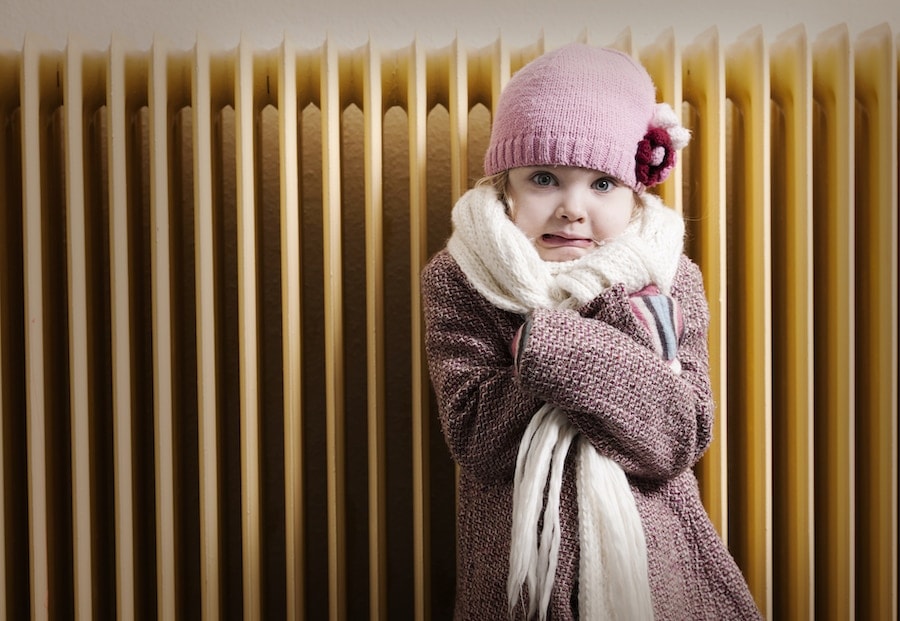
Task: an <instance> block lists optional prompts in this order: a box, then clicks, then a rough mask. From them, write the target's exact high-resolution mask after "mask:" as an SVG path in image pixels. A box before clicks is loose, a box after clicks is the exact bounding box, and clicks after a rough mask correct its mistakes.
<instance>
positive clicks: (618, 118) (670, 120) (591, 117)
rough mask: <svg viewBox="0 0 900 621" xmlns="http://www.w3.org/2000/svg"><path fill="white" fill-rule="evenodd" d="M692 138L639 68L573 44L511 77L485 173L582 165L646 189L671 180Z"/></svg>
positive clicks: (621, 57)
mask: <svg viewBox="0 0 900 621" xmlns="http://www.w3.org/2000/svg"><path fill="white" fill-rule="evenodd" d="M689 139H690V134H689V132H688V131H687V130H686V129H685V128H684V127H682V126H681V124H680V123H679V122H678V117H677V115H676V114H675V112H674V110H672V107H671V106H669V105H668V104H667V103H664V102H660V103H657V102H656V87H655V86H654V85H653V81H652V80H651V78H650V75H649V74H648V73H647V71H646V69H644V67H643V66H642V65H641V64H640V63H639V62H637V61H636V60H635V59H634V58H632V57H631V56H629V55H628V54H625V53H624V52H621V51H619V50H614V49H608V48H598V47H593V46H590V45H585V44H580V43H572V44H569V45H566V46H563V47H561V48H559V49H556V50H552V51H550V52H547V53H546V54H544V55H542V56H540V57H538V58H536V59H535V60H533V61H531V62H530V63H528V64H527V65H525V66H524V67H523V68H522V69H520V70H519V71H517V72H516V73H515V74H514V75H513V76H512V77H511V78H510V80H509V83H508V84H507V85H506V87H505V88H504V89H503V92H502V93H501V95H500V99H499V101H498V103H497V111H496V114H495V116H494V120H493V125H492V128H491V140H490V144H489V145H488V149H487V151H486V153H485V157H484V170H485V174H486V175H493V174H495V173H498V172H500V171H503V170H509V169H511V168H517V167H520V166H550V165H553V166H577V167H581V168H589V169H592V170H601V171H603V172H605V173H607V174H610V175H612V176H614V177H615V178H617V179H618V180H619V181H621V182H622V183H624V184H625V185H627V186H628V187H630V188H632V189H634V190H638V191H639V190H642V189H644V188H646V187H650V186H652V185H656V184H658V183H660V182H662V181H664V180H665V179H666V177H667V176H668V175H669V173H670V172H671V170H672V168H673V167H674V166H675V163H676V157H677V151H678V150H679V149H681V148H683V147H684V146H685V145H687V143H688V140H689Z"/></svg>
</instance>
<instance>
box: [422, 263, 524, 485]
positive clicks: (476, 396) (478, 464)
mask: <svg viewBox="0 0 900 621" xmlns="http://www.w3.org/2000/svg"><path fill="white" fill-rule="evenodd" d="M422 296H423V307H424V314H425V348H426V354H427V358H428V368H429V374H430V376H431V383H432V386H433V387H434V392H435V396H436V399H437V405H438V412H439V416H440V421H441V428H442V431H443V434H444V438H445V440H446V442H447V446H448V448H449V450H450V453H451V456H452V457H453V459H454V460H455V461H456V462H457V463H458V464H459V465H460V467H461V468H463V469H465V470H466V471H467V473H468V474H469V475H470V476H473V477H475V478H477V479H479V480H481V481H482V482H484V483H491V482H496V481H501V480H510V479H511V478H512V476H513V473H514V471H515V463H516V455H517V453H518V448H519V442H520V440H521V438H522V435H523V433H524V432H525V428H526V427H527V425H528V422H529V421H530V420H531V417H532V415H533V414H534V413H535V412H536V411H537V410H538V409H539V408H540V406H541V405H542V401H541V400H540V398H539V397H538V395H536V394H535V393H534V392H532V391H529V390H527V389H526V387H525V386H523V385H522V383H521V382H519V381H518V379H517V378H516V376H515V369H514V367H513V360H512V354H511V352H510V344H511V341H512V338H513V335H514V334H515V332H516V330H517V329H518V328H519V327H520V326H521V324H522V323H523V321H524V318H523V317H521V316H519V315H516V314H514V313H509V312H506V311H502V310H500V309H498V308H495V307H494V306H492V305H491V304H490V303H489V302H488V301H487V300H486V299H484V297H482V296H481V295H480V294H478V293H477V292H476V291H475V290H474V289H473V288H472V286H471V285H470V284H469V282H468V280H467V279H466V277H465V275H464V274H463V273H462V271H461V270H460V268H459V266H458V265H457V264H456V262H455V261H454V260H453V259H452V257H450V255H449V254H447V253H446V251H442V252H440V253H438V254H437V255H435V257H433V258H432V260H431V261H430V262H429V264H428V265H427V266H426V268H425V270H424V271H423V273H422Z"/></svg>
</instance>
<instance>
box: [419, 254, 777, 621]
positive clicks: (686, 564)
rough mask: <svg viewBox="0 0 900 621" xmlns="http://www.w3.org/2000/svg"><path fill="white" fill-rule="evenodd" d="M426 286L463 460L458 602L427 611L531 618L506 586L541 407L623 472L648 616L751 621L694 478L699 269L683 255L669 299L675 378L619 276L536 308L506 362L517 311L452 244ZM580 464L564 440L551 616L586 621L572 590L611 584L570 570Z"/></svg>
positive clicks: (703, 316) (703, 421) (428, 329)
mask: <svg viewBox="0 0 900 621" xmlns="http://www.w3.org/2000/svg"><path fill="white" fill-rule="evenodd" d="M421 282H422V296H423V300H422V301H423V311H424V321H425V349H426V354H427V361H428V371H429V377H430V379H431V383H432V386H433V388H434V396H435V399H436V404H437V415H438V420H439V422H440V426H441V431H442V434H443V437H444V439H445V442H446V446H447V449H448V454H449V456H450V457H452V459H453V460H454V462H455V463H456V464H457V466H458V470H457V472H458V487H457V492H458V494H457V509H456V525H457V535H456V550H457V563H456V569H455V572H454V575H455V579H456V589H455V593H456V594H455V599H454V603H453V610H452V611H450V610H445V609H443V608H441V607H440V606H438V607H437V609H436V610H435V611H434V614H435V616H436V617H441V618H448V617H450V616H451V614H452V616H453V618H454V619H455V620H456V621H484V620H485V619H515V620H516V621H522V620H524V619H526V615H527V612H528V608H529V606H530V594H529V593H527V592H524V593H523V597H524V599H523V601H521V602H520V603H519V604H518V605H517V606H516V607H515V608H510V606H509V602H508V595H507V586H508V584H507V583H508V577H509V552H510V548H511V542H510V535H511V531H512V521H513V487H514V478H515V471H516V460H517V455H518V452H519V448H520V446H521V442H522V440H523V437H524V435H525V430H526V428H527V427H528V426H529V424H530V423H531V421H532V420H533V419H534V417H535V413H536V412H538V411H539V410H540V409H541V407H542V406H543V405H544V404H548V403H550V404H553V405H555V406H557V407H559V408H560V409H561V410H563V411H564V412H565V413H566V419H567V421H568V422H569V423H570V424H571V426H572V428H573V429H575V430H577V433H578V435H579V436H580V438H581V439H582V440H586V441H588V442H589V443H590V445H591V446H593V447H595V448H596V449H597V452H598V453H601V454H603V455H606V456H608V457H609V458H611V459H612V460H614V461H615V462H616V463H617V464H619V465H620V466H621V469H622V471H623V472H624V474H625V475H626V478H627V480H628V483H629V485H630V488H631V493H632V495H633V497H634V502H635V505H636V507H637V510H638V513H639V515H640V518H641V524H642V527H643V532H644V538H645V544H646V550H647V573H648V576H649V582H650V589H651V595H652V605H653V614H654V618H655V620H656V621H698V620H700V621H721V620H722V619H729V620H740V621H744V620H748V621H749V620H753V621H756V620H758V619H760V618H761V617H760V614H759V611H758V610H757V608H756V605H755V603H754V600H753V596H752V595H751V594H750V591H749V589H748V588H747V584H746V581H745V580H744V578H743V576H742V575H741V571H740V569H739V568H738V566H737V565H736V564H735V562H734V560H733V559H732V557H731V555H730V554H729V553H728V550H727V548H726V547H725V546H724V545H723V543H722V541H721V539H720V538H719V536H718V533H717V531H716V529H715V527H714V526H713V524H712V523H711V522H710V520H709V516H708V515H707V514H706V511H705V509H704V506H703V503H702V501H701V498H700V494H699V490H698V488H697V481H696V478H695V477H694V474H693V467H694V466H695V465H696V463H697V461H698V460H699V459H700V458H701V457H702V455H703V454H704V452H705V451H706V449H707V447H708V446H709V443H710V442H711V439H712V429H713V414H714V411H715V409H714V403H713V399H712V392H711V387H710V381H709V355H708V350H707V331H708V326H709V309H708V305H707V301H706V296H705V292H704V289H703V279H702V275H701V274H700V271H699V269H698V268H697V266H696V265H694V264H693V263H692V262H691V261H690V260H689V259H688V258H687V257H684V256H682V257H681V260H680V263H679V266H678V269H677V271H676V274H675V277H674V278H673V279H672V284H671V288H670V292H669V295H671V296H672V297H673V298H674V299H676V300H677V301H678V303H679V306H680V307H681V309H682V311H683V326H684V330H683V334H682V336H681V339H680V341H679V347H678V360H679V361H680V363H681V367H682V370H681V373H680V374H676V373H673V372H672V369H671V368H670V367H669V366H668V365H667V363H666V362H665V361H664V360H663V359H662V358H661V356H660V355H659V354H658V353H657V352H656V351H655V350H654V349H653V346H652V342H651V340H650V338H649V336H648V334H647V330H646V329H645V328H644V326H643V325H642V324H641V322H640V321H639V320H638V319H637V317H636V316H635V313H634V312H632V310H631V306H630V301H629V295H628V293H627V292H626V290H625V287H624V286H622V285H621V284H615V285H612V286H610V287H608V288H607V289H606V290H605V291H604V292H603V293H601V294H600V295H598V296H597V297H596V298H595V299H593V300H590V301H589V302H588V303H586V304H585V305H583V306H580V307H577V308H574V309H557V308H549V309H536V310H534V311H532V312H531V313H530V314H529V318H530V321H529V327H528V330H527V331H526V330H522V332H527V338H526V339H525V340H524V342H523V344H522V347H521V349H520V350H519V351H518V352H516V353H517V357H516V358H514V357H513V355H514V354H513V351H511V347H510V343H511V342H513V341H514V340H515V338H516V334H517V333H519V331H520V330H521V329H522V321H523V316H522V315H521V314H519V313H517V312H512V311H508V310H504V309H502V308H499V307H497V306H495V305H494V304H492V303H491V302H490V301H489V300H488V299H487V298H485V297H484V296H483V295H482V294H481V293H480V292H479V291H477V290H476V289H475V288H474V286H473V285H472V282H471V281H470V280H469V279H468V278H467V276H466V275H465V274H464V273H463V271H462V269H461V268H460V266H459V264H458V263H457V262H456V260H455V259H454V258H453V256H452V255H451V254H450V253H449V252H448V251H447V250H446V249H444V250H441V251H439V252H437V253H436V254H435V255H434V256H433V257H432V258H431V259H430V260H429V262H428V264H427V265H426V267H425V269H424V270H423V272H422V280H421ZM433 459H435V460H440V459H441V455H440V454H438V453H436V454H435V455H434V456H433ZM576 461H577V460H576V450H575V448H574V446H573V448H572V450H570V452H569V456H568V457H567V458H566V460H565V463H564V466H563V475H562V482H561V490H560V495H559V516H560V519H559V526H560V536H559V548H558V556H557V567H556V573H555V580H554V584H553V589H552V592H551V594H550V605H549V616H550V617H551V618H552V619H553V620H554V621H575V620H576V619H581V620H582V621H584V620H585V619H588V617H587V613H583V612H581V611H580V610H579V608H580V607H581V606H582V604H581V603H580V602H579V599H580V594H581V592H582V591H584V590H596V589H598V588H601V587H602V586H603V584H606V582H602V583H599V584H598V583H592V582H587V581H586V580H585V578H584V576H581V575H580V574H581V572H580V569H579V565H580V557H581V545H582V543H581V542H580V536H579V533H578V529H579V522H580V521H581V520H580V518H579V511H580V509H581V507H580V505H581V503H580V502H579V499H578V493H577V488H578V484H577V482H576V478H577V475H578V472H577V470H578V469H577V463H576ZM551 468H552V466H551ZM523 591H527V588H526V589H523Z"/></svg>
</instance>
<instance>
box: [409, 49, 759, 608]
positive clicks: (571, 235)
mask: <svg viewBox="0 0 900 621" xmlns="http://www.w3.org/2000/svg"><path fill="white" fill-rule="evenodd" d="M688 139H689V136H688V133H687V131H686V130H685V129H684V128H682V127H680V125H679V124H678V122H677V117H676V116H675V114H674V112H673V111H672V110H671V108H669V107H668V106H667V105H665V104H656V99H655V88H654V86H653V83H652V81H651V80H650V77H649V75H648V74H647V72H646V71H645V70H644V69H643V68H642V67H641V66H640V65H639V64H638V63H636V62H635V61H634V60H633V59H632V58H631V57H629V56H628V55H626V54H622V53H620V52H617V51H614V50H607V49H598V48H593V47H590V46H587V45H581V44H574V45H568V46H565V47H563V48H560V49H558V50H556V51H553V52H550V53H547V54H545V55H544V56H542V57H540V58H538V59H536V60H535V61H533V62H531V63H530V64H528V65H527V66H525V67H524V68H522V69H521V70H520V71H519V72H517V73H516V74H515V75H514V76H513V77H512V78H511V80H510V81H509V84H508V85H507V87H506V88H505V89H504V91H503V93H502V95H501V98H500V101H499V102H498V106H497V113H496V116H495V118H494V123H493V127H492V132H491V140H490V145H489V147H488V151H487V153H486V155H485V174H486V175H487V176H486V178H485V179H484V180H482V182H480V183H479V184H478V185H476V187H475V188H474V189H472V190H470V191H469V192H467V193H466V194H465V195H464V196H463V197H462V198H461V199H460V200H459V202H458V203H457V204H456V206H455V207H454V209H453V213H452V222H453V233H452V235H451V237H450V239H449V241H448V243H447V247H446V249H444V250H442V251H441V252H439V253H437V254H436V255H435V256H434V257H433V258H432V259H431V261H430V262H429V264H428V266H427V267H426V268H425V270H424V272H423V275H422V281H423V292H424V293H423V295H424V303H425V322H426V350H427V355H428V361H429V368H430V372H431V379H432V383H433V386H434V389H435V393H436V395H437V399H438V403H439V410H440V419H441V425H442V429H443V432H444V435H445V438H446V441H447V445H448V447H449V449H450V452H451V454H452V456H453V458H454V459H455V460H456V462H457V463H458V464H459V466H460V479H459V513H458V516H457V523H458V562H457V595H456V618H458V619H473V620H478V621H483V620H487V619H491V620H493V619H506V618H517V619H521V618H531V617H532V616H537V617H540V618H542V619H543V618H547V617H550V618H552V619H576V618H580V619H607V618H617V619H624V620H627V621H631V620H639V619H651V618H656V619H691V620H697V619H716V620H722V619H755V618H758V617H759V612H758V610H757V608H756V606H755V604H754V601H753V598H752V596H751V595H750V592H749V590H748V588H747V585H746V583H745V581H744V579H743V577H742V575H741V572H740V570H739V569H738V567H737V566H736V564H735V563H734V561H733V559H732V557H731V556H730V555H729V553H728V551H727V549H726V548H725V546H724V545H723V544H722V542H721V540H720V539H719V538H718V535H717V533H716V531H715V530H714V528H713V526H712V524H711V522H710V520H709V518H708V516H707V514H706V512H705V510H704V508H703V505H702V504H701V501H700V497H699V494H698V489H697V482H696V479H695V478H694V475H693V472H692V469H691V468H692V466H694V464H695V463H696V462H697V461H698V460H699V459H700V457H701V456H702V455H703V452H704V451H705V450H706V448H707V446H708V445H709V443H710V440H711V429H712V417H713V402H712V395H711V392H710V384H709V376H708V360H707V357H708V354H707V344H706V337H707V334H706V331H707V324H708V318H709V317H708V315H709V313H708V308H707V304H706V299H705V297H704V296H705V293H704V290H703V284H702V280H701V275H700V272H699V270H698V268H697V267H696V266H695V265H694V264H693V263H692V262H691V261H690V260H689V259H688V258H687V257H685V256H684V255H683V254H682V245H683V237H684V224H683V222H682V220H681V218H680V217H679V216H678V215H677V214H676V213H675V212H674V211H673V210H671V209H669V208H667V207H666V206H664V205H663V204H662V203H661V201H660V200H659V199H658V198H657V197H656V196H655V195H653V194H650V193H648V192H646V191H645V190H646V188H647V187H649V186H652V185H654V184H656V183H659V182H660V181H662V180H663V179H665V177H666V175H667V174H668V172H669V171H670V170H671V168H672V166H673V165H674V163H675V153H676V151H677V150H678V149H680V148H683V147H684V146H685V145H686V144H687V141H688Z"/></svg>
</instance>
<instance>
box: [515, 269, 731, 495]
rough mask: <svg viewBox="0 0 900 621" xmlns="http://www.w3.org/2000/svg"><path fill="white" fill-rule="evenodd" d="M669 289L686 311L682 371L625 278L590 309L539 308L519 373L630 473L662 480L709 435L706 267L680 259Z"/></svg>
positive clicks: (691, 459)
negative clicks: (644, 320)
mask: <svg viewBox="0 0 900 621" xmlns="http://www.w3.org/2000/svg"><path fill="white" fill-rule="evenodd" d="M671 295H672V296H673V297H674V298H676V299H677V300H678V302H679V303H680V304H681V306H682V310H683V314H684V333H683V335H682V339H681V342H680V344H679V347H678V359H679V360H680V362H681V367H682V371H681V374H680V375H679V374H677V373H675V372H673V371H672V369H671V368H669V366H668V365H667V364H666V362H665V361H664V360H662V359H661V358H660V356H659V355H658V354H657V353H655V352H654V351H653V350H652V349H651V347H650V346H649V342H648V341H647V336H646V331H644V330H642V328H641V327H640V326H639V324H638V322H637V319H636V318H635V316H634V314H633V313H632V312H631V309H630V305H629V301H628V297H627V295H626V293H625V291H624V288H622V287H621V286H618V287H613V288H611V289H609V290H607V291H606V292H604V293H603V294H601V295H600V296H599V297H598V298H597V299H595V300H594V301H593V302H591V303H590V304H589V305H587V306H586V307H585V308H583V309H579V310H578V311H572V310H568V311H567V310H538V311H535V312H534V313H532V315H531V318H530V327H529V332H528V334H529V335H528V338H527V340H526V341H525V342H524V343H522V344H521V345H520V347H521V352H520V353H519V357H518V367H517V370H518V373H517V376H516V377H517V380H518V381H519V382H520V383H521V385H522V387H524V388H525V389H526V390H527V391H528V392H530V393H532V394H534V395H536V396H538V397H539V398H540V399H542V400H545V401H547V402H549V403H552V404H554V405H556V406H558V407H560V408H562V409H563V410H566V411H567V412H568V414H569V418H570V420H571V421H572V423H573V424H574V425H575V426H576V427H577V428H578V430H579V431H580V432H581V433H583V434H584V435H585V436H586V437H588V438H589V439H590V441H591V442H592V443H593V444H594V446H595V447H597V449H598V450H599V451H601V452H602V453H603V454H605V455H608V456H609V457H611V458H612V459H614V460H615V461H617V462H618V463H619V464H620V465H621V466H622V469H623V470H624V471H625V472H626V474H628V475H629V476H632V477H636V478H641V479H648V480H663V479H669V478H672V477H674V476H677V475H678V474H680V473H681V472H682V471H684V470H685V469H687V468H690V467H691V466H693V465H694V464H695V463H696V462H697V461H698V460H699V459H700V457H701V456H702V455H703V453H704V451H705V450H706V448H707V447H708V446H709V443H710V441H711V429H712V417H713V410H714V405H713V400H712V393H711V389H710V382H709V360H708V347H707V331H708V325H709V309H708V305H707V302H706V297H705V292H704V290H703V282H702V278H701V275H700V271H699V269H698V268H697V267H696V265H694V264H693V263H691V262H690V261H689V260H688V259H687V258H684V257H683V258H682V260H681V263H680V265H679V269H678V273H677V274H676V278H675V282H674V283H673V286H672V291H671Z"/></svg>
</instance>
